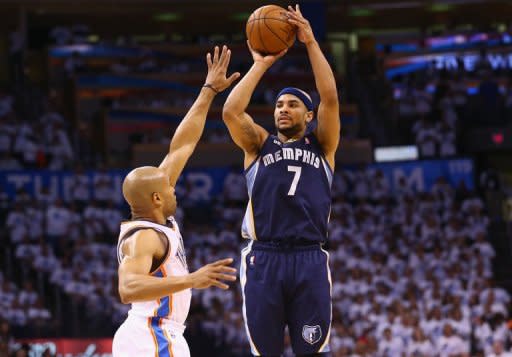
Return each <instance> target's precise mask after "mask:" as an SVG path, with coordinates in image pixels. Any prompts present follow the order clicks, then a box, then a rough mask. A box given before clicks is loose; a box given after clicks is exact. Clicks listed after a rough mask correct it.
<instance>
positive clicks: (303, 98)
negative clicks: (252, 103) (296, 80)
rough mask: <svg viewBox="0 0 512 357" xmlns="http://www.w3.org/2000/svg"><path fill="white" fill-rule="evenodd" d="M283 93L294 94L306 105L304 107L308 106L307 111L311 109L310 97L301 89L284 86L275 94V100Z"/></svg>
mask: <svg viewBox="0 0 512 357" xmlns="http://www.w3.org/2000/svg"><path fill="white" fill-rule="evenodd" d="M283 94H292V95H294V96H296V97H297V98H299V99H300V100H301V101H302V103H304V105H305V106H306V108H308V111H310V112H311V111H313V102H312V101H311V99H309V98H308V97H307V96H306V95H305V94H304V93H302V91H301V90H299V89H297V88H293V87H286V88H283V89H282V90H281V91H280V92H279V94H278V95H277V97H276V101H277V100H278V99H279V97H280V96H282V95H283Z"/></svg>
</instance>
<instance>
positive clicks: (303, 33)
mask: <svg viewBox="0 0 512 357" xmlns="http://www.w3.org/2000/svg"><path fill="white" fill-rule="evenodd" d="M286 16H288V22H289V23H291V24H292V25H295V26H297V38H298V39H299V41H300V42H302V43H304V44H306V45H307V44H309V43H311V42H314V41H315V35H314V34H313V29H312V28H311V25H310V24H309V21H308V20H306V18H304V16H302V13H301V12H300V7H299V5H295V9H294V8H293V7H292V6H288V11H287V12H286Z"/></svg>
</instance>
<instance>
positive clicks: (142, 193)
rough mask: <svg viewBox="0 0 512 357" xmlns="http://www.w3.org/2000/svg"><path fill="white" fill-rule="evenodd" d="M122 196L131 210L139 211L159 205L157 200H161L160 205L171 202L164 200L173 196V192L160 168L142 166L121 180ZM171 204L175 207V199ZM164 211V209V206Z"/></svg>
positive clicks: (148, 209) (149, 209)
mask: <svg viewBox="0 0 512 357" xmlns="http://www.w3.org/2000/svg"><path fill="white" fill-rule="evenodd" d="M155 194H156V197H155ZM123 196H124V198H125V200H126V202H128V204H129V205H130V207H131V209H132V211H139V212H140V211H151V210H153V209H155V208H156V207H158V206H159V203H158V202H161V205H162V206H165V203H168V204H169V203H172V202H165V201H167V200H169V199H170V198H172V197H174V192H173V188H172V187H171V186H170V184H169V177H167V175H166V174H165V172H164V171H163V170H162V169H160V168H158V167H153V166H143V167H138V168H136V169H134V170H132V171H130V173H129V174H128V175H126V177H125V179H124V182H123ZM170 196H172V197H170ZM155 200H156V201H155ZM173 206H174V208H175V207H176V205H175V201H174V205H173ZM164 211H166V209H165V207H164ZM167 211H168V209H167ZM171 214H172V213H171Z"/></svg>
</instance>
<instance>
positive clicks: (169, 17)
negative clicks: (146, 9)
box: [153, 12, 181, 22]
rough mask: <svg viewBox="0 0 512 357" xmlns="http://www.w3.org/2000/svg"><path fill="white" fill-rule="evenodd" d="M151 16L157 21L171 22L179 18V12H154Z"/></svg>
mask: <svg viewBox="0 0 512 357" xmlns="http://www.w3.org/2000/svg"><path fill="white" fill-rule="evenodd" d="M153 18H154V19H155V20H157V21H162V22H173V21H177V20H179V19H181V14H177V13H175V12H164V13H161V14H156V15H155V16H153Z"/></svg>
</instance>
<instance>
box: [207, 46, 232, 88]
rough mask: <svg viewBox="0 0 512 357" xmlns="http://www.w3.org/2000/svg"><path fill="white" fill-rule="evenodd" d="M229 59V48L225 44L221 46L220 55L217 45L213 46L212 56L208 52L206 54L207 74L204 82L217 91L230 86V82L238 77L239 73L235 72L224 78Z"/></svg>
mask: <svg viewBox="0 0 512 357" xmlns="http://www.w3.org/2000/svg"><path fill="white" fill-rule="evenodd" d="M230 59H231V50H229V49H228V48H227V46H225V45H224V46H222V52H221V53H220V55H219V47H218V46H215V49H214V50H213V57H212V55H211V54H210V52H208V53H207V54H206V63H207V65H208V75H207V76H206V83H205V84H206V85H208V86H209V87H210V88H211V89H213V90H214V91H215V92H217V93H219V92H222V91H223V90H224V89H226V88H228V87H229V86H231V84H233V82H234V81H235V80H236V79H237V78H238V77H240V73H239V72H235V73H233V74H232V75H231V76H229V77H228V78H226V73H227V71H228V66H229V60H230Z"/></svg>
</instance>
